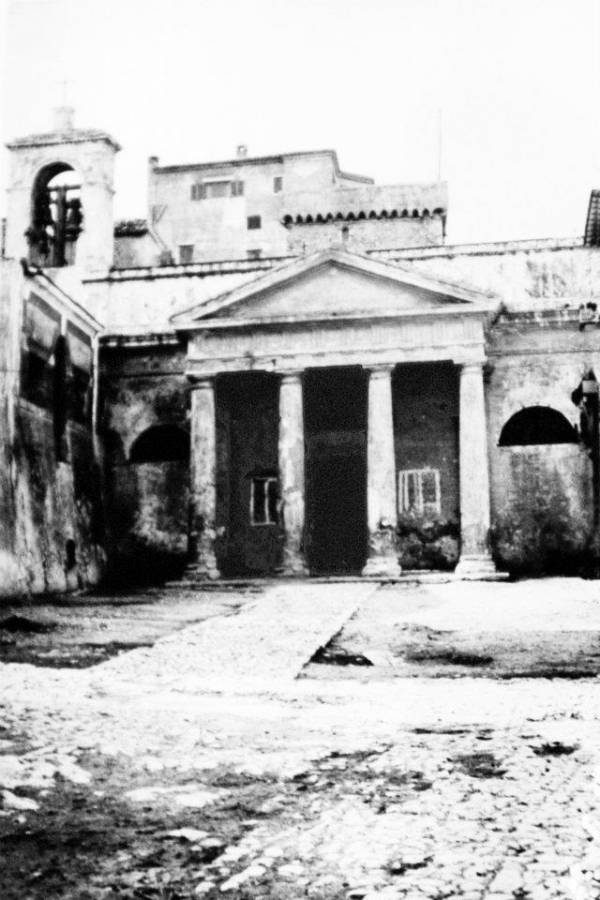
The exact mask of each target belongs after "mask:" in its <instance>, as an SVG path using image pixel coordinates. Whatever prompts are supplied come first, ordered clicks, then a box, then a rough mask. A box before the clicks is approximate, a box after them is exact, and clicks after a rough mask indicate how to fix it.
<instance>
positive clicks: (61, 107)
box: [53, 78, 75, 131]
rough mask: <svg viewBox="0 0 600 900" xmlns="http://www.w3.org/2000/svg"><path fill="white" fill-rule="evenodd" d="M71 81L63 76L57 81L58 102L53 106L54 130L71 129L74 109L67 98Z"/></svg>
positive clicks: (72, 127)
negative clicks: (58, 90) (58, 88)
mask: <svg viewBox="0 0 600 900" xmlns="http://www.w3.org/2000/svg"><path fill="white" fill-rule="evenodd" d="M70 85H71V82H70V81H68V80H67V79H66V78H63V80H62V81H60V82H59V87H60V103H58V104H57V106H55V107H54V122H53V130H54V131H73V129H74V127H75V126H74V124H73V123H74V116H75V109H74V107H73V106H72V104H71V102H70V100H69V88H70Z"/></svg>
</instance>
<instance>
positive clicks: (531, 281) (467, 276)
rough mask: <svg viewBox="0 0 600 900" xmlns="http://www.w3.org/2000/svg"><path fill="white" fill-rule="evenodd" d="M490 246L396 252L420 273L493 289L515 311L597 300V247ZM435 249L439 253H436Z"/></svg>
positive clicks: (599, 271)
mask: <svg viewBox="0 0 600 900" xmlns="http://www.w3.org/2000/svg"><path fill="white" fill-rule="evenodd" d="M527 243H528V242H523V244H524V249H520V248H519V244H518V242H517V243H516V244H515V249H510V247H507V249H498V250H486V249H485V245H481V247H480V249H479V250H477V251H473V252H471V251H469V252H461V248H460V247H457V248H455V249H454V250H453V248H447V250H443V251H440V255H426V254H425V253H424V254H423V255H422V256H420V258H416V257H413V258H409V257H408V256H407V255H406V254H402V255H401V256H398V262H399V263H400V264H401V265H406V264H409V265H411V266H413V267H414V268H416V269H417V270H418V271H419V272H423V273H424V274H425V273H430V274H431V275H433V276H434V277H438V278H441V279H445V280H448V281H451V282H454V283H456V284H464V285H465V287H466V286H469V285H471V286H473V287H477V288H480V289H482V290H486V291H493V292H494V293H496V294H498V296H499V297H500V298H501V299H502V300H503V301H504V302H505V303H506V304H507V306H508V307H510V308H514V309H524V308H530V307H532V306H534V307H536V306H537V307H539V306H544V305H548V303H549V302H550V303H551V304H552V305H555V306H560V305H562V304H567V303H571V304H575V305H578V303H579V302H581V300H584V301H587V300H591V299H595V300H597V299H598V297H599V296H600V252H599V251H598V248H596V247H583V246H577V245H576V244H575V245H573V246H570V247H568V246H567V247H564V246H560V243H559V242H558V241H557V242H556V245H557V246H556V249H551V248H549V247H548V246H547V245H546V243H545V242H540V244H539V246H540V247H541V248H542V249H528V248H527ZM434 252H436V253H437V251H434Z"/></svg>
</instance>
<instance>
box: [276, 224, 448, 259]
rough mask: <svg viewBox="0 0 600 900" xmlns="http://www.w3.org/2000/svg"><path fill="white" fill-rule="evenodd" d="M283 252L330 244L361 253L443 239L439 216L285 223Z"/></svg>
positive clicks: (302, 252) (421, 245) (300, 250)
mask: <svg viewBox="0 0 600 900" xmlns="http://www.w3.org/2000/svg"><path fill="white" fill-rule="evenodd" d="M287 231H288V236H287V250H286V252H287V253H297V254H300V255H301V254H305V253H314V252H315V251H316V250H325V249H326V248H327V247H331V246H332V245H334V244H345V245H346V246H347V249H348V250H349V251H350V252H354V253H363V252H364V251H365V250H370V249H372V248H373V247H424V246H429V245H430V244H441V243H443V224H442V219H441V217H439V216H433V217H428V218H425V219H423V218H414V219H413V218H397V219H362V220H360V221H358V222H324V223H312V224H309V225H295V224H294V225H288V226H287Z"/></svg>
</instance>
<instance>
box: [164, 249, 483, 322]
mask: <svg viewBox="0 0 600 900" xmlns="http://www.w3.org/2000/svg"><path fill="white" fill-rule="evenodd" d="M489 302H490V298H489V297H488V296H487V295H484V294H482V293H479V292H477V291H473V290H469V289H465V288H463V287H459V286H456V285H450V284H448V283H445V282H441V281H438V280H437V279H435V278H428V277H427V276H424V275H422V274H420V273H416V272H414V271H412V270H411V269H409V268H408V267H401V266H399V265H396V264H390V263H386V262H381V261H380V260H374V259H369V258H368V257H363V256H359V255H356V254H352V253H348V252H346V251H343V250H328V251H325V252H322V253H317V254H313V255H312V256H308V257H304V258H303V259H300V260H295V261H293V262H291V263H288V264H287V265H285V266H281V267H278V268H276V269H272V270H271V271H269V272H267V273H266V274H261V276H259V277H258V278H256V279H253V280H252V281H250V282H247V283H246V284H243V285H241V286H240V287H237V288H234V289H233V290H231V291H229V292H228V293H226V294H222V295H221V296H219V297H216V298H214V299H212V300H208V301H205V302H204V303H202V304H199V305H197V306H195V307H192V308H191V309H189V310H187V311H185V312H183V313H179V314H177V315H176V316H174V317H173V319H172V322H173V324H174V325H175V327H176V328H182V329H185V328H190V327H193V326H194V323H198V325H199V326H200V325H201V324H207V320H211V321H214V320H215V319H218V320H221V322H222V320H223V319H225V320H235V321H237V322H239V321H246V320H247V321H258V322H274V321H298V320H300V321H302V320H306V321H310V320H314V319H323V318H325V319H329V318H343V317H352V318H355V317H357V316H358V317H363V316H364V317H368V316H371V315H376V314H377V315H381V314H393V315H403V314H415V313H416V314H418V313H419V312H422V313H423V314H430V313H432V312H435V311H436V310H440V311H441V310H443V309H450V308H452V309H455V310H456V311H459V308H462V309H464V307H465V305H466V306H470V307H473V306H481V305H482V304H484V305H486V306H489ZM222 324H225V323H222Z"/></svg>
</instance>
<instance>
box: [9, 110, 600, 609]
mask: <svg viewBox="0 0 600 900" xmlns="http://www.w3.org/2000/svg"><path fill="white" fill-rule="evenodd" d="M8 148H9V151H10V157H11V168H10V180H9V192H8V198H9V199H8V205H7V222H6V233H5V246H4V249H3V254H2V260H1V261H0V271H1V273H2V281H1V305H0V315H1V316H2V325H3V328H2V334H3V335H4V337H5V340H4V341H3V345H2V347H0V354H1V356H2V359H1V366H0V379H1V382H0V386H1V390H0V416H1V421H2V429H1V431H0V453H1V454H2V462H3V465H2V467H1V468H0V502H1V503H2V508H3V515H2V517H1V520H0V572H1V574H2V579H1V583H2V587H1V588H0V592H1V593H2V594H3V595H4V596H10V595H18V594H28V593H41V592H45V591H65V590H72V589H75V588H78V587H80V588H81V587H88V586H90V585H94V584H97V583H98V582H99V581H100V580H102V579H108V580H109V581H111V582H113V583H114V582H121V583H122V582H124V581H128V582H134V583H135V582H138V583H141V582H143V581H144V580H147V579H149V578H161V577H162V578H164V577H175V576H178V575H181V574H183V573H184V572H185V573H187V575H186V577H188V578H190V579H197V580H199V581H200V580H203V579H205V578H211V579H214V578H219V577H231V578H234V577H248V576H254V575H260V576H270V575H273V576H274V575H284V576H290V577H302V576H306V575H322V576H329V575H335V576H339V577H376V578H396V577H398V576H399V575H400V573H401V572H403V571H404V572H406V571H412V570H441V571H444V572H448V573H450V572H453V573H454V577H457V578H483V577H484V578H490V577H497V576H498V574H499V573H501V572H511V573H516V574H519V573H527V572H529V573H532V572H533V573H539V572H549V571H550V572H551V571H564V572H574V571H579V570H580V568H581V567H582V565H585V562H586V559H588V558H589V554H590V542H591V540H592V538H593V531H594V497H593V472H592V463H591V461H590V457H589V452H588V447H587V446H586V443H585V441H582V440H581V435H580V432H579V416H580V412H579V409H578V408H577V407H576V406H575V405H574V403H573V401H572V397H571V395H572V393H573V391H574V390H575V389H576V388H577V386H578V385H579V384H580V382H581V380H582V377H583V375H584V374H585V373H588V372H589V370H590V369H593V368H594V366H596V365H598V354H599V352H600V341H599V331H598V317H597V315H596V304H597V302H598V293H599V292H600V288H599V287H598V285H599V284H600V279H599V278H598V274H599V269H600V266H599V262H598V259H599V257H598V253H599V250H598V247H597V244H598V235H599V234H600V228H599V227H598V223H599V222H600V214H599V208H600V201H599V199H598V194H597V192H593V193H592V198H591V201H590V210H589V213H588V221H587V223H586V235H585V238H582V239H566V240H565V239H545V240H539V241H516V242H509V243H497V244H472V245H462V246H451V245H448V244H447V243H446V222H447V217H448V193H447V187H446V185H445V184H443V183H441V184H437V183H434V184H409V185H405V184H401V185H391V186H385V185H376V184H374V182H373V180H372V179H371V178H369V177H366V176H362V175H354V174H349V173H347V172H344V171H343V170H342V169H341V168H340V166H339V163H338V158H337V155H336V153H335V152H333V151H331V150H324V151H308V152H298V153H285V154H279V155H273V156H268V157H259V158H253V157H251V156H250V155H248V152H247V149H246V148H245V147H239V148H238V149H237V153H236V154H235V156H234V158H232V159H230V160H226V161H221V162H212V163H198V164H186V165H161V164H160V162H159V160H158V159H157V158H156V157H150V159H149V163H148V212H147V217H146V218H145V219H143V220H140V219H136V220H127V221H122V222H116V223H115V222H114V218H113V194H114V160H115V156H116V154H117V152H118V150H119V146H118V144H117V143H116V141H115V140H114V139H113V138H112V137H111V136H110V135H108V134H107V133H106V132H103V131H101V130H97V129H82V128H76V127H74V124H73V120H72V111H71V110H69V109H62V110H59V111H58V117H57V121H56V123H55V128H54V130H53V131H51V132H48V133H43V134H35V135H31V136H28V137H24V138H20V139H16V140H14V141H11V142H10V143H9V144H8ZM587 380H588V381H589V380H590V379H589V378H588V379H587Z"/></svg>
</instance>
